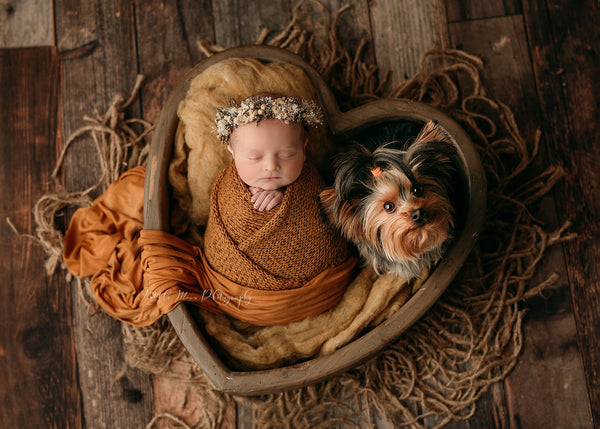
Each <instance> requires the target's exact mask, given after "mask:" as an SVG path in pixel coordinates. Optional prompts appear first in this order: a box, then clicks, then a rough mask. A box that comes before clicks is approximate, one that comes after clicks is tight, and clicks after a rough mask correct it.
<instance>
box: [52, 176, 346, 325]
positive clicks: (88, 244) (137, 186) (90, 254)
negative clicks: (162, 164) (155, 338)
mask: <svg viewBox="0 0 600 429" xmlns="http://www.w3.org/2000/svg"><path fill="white" fill-rule="evenodd" d="M144 177H145V168H144V167H137V168H135V169H132V170H130V171H128V172H126V173H125V174H123V175H122V176H121V177H120V178H119V179H118V180H117V181H115V182H114V183H113V184H111V185H110V186H109V188H108V189H107V190H106V192H105V193H104V194H103V195H101V196H100V197H98V198H97V199H96V200H95V201H94V202H93V204H92V205H91V206H90V207H86V208H82V209H79V210H77V211H76V212H75V214H74V215H73V218H72V219H71V223H70V225H69V228H68V230H67V232H66V233H65V239H64V251H63V257H64V261H65V264H66V265H67V268H68V269H69V271H70V272H71V273H73V274H75V275H78V276H81V277H87V276H92V280H91V287H92V290H93V292H94V296H95V298H96V300H97V302H98V303H99V304H100V305H101V306H102V308H103V309H104V310H105V311H106V312H107V313H108V314H110V315H111V316H113V317H115V318H117V319H119V320H122V321H125V322H128V323H131V324H133V325H138V326H145V325H150V324H152V323H153V322H154V321H156V320H157V319H158V318H159V317H161V316H162V315H163V314H166V313H168V312H169V311H171V310H172V309H173V308H175V307H176V306H177V305H179V304H180V303H182V302H184V301H187V302H191V303H193V304H196V305H198V306H200V307H203V308H206V309H207V310H210V311H213V312H219V313H227V314H230V315H232V316H234V317H236V318H238V319H240V320H242V321H245V322H248V323H252V324H255V325H261V326H267V325H275V324H280V323H288V322H293V321H297V320H301V319H303V318H305V317H307V316H311V315H316V314H319V313H321V312H323V311H325V310H327V309H329V308H330V307H332V306H333V305H335V304H336V303H337V302H338V301H339V300H340V299H341V297H342V296H343V294H344V291H345V288H346V285H347V284H348V283H349V282H350V279H351V277H352V274H353V271H354V267H355V266H356V261H355V260H354V259H352V258H350V259H346V260H345V261H344V262H343V263H341V264H340V265H337V266H333V267H329V268H327V269H325V270H323V271H322V272H321V273H319V274H317V275H316V276H315V277H313V278H311V279H309V280H308V281H307V282H305V283H304V284H303V285H302V286H301V287H298V288H296V289H289V290H281V291H272V290H258V289H253V288H249V287H246V286H243V285H240V284H237V283H236V282H234V281H231V280H229V279H227V278H226V277H224V276H223V275H222V274H219V273H218V272H216V271H215V270H213V269H212V268H211V266H210V265H209V264H208V262H207V260H206V257H205V256H204V254H203V252H202V250H201V249H200V248H198V247H196V246H192V245H191V244H189V243H187V242H185V241H183V240H182V239H180V238H179V237H176V236H174V235H171V234H169V233H166V232H162V231H152V230H144V229H142V228H143V222H142V219H143V199H144Z"/></svg>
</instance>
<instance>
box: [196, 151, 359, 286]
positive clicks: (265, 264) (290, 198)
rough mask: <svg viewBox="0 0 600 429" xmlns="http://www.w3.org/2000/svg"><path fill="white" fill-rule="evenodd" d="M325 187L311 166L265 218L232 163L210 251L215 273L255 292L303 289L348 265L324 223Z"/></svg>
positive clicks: (218, 195) (207, 243)
mask: <svg viewBox="0 0 600 429" xmlns="http://www.w3.org/2000/svg"><path fill="white" fill-rule="evenodd" d="M324 188H325V184H324V182H323V180H322V179H321V177H320V176H319V174H318V173H317V171H316V169H315V168H314V167H313V166H312V165H311V164H309V163H306V164H305V165H304V168H303V170H302V173H301V174H300V176H299V177H298V179H296V181H294V182H293V183H292V184H290V185H288V186H287V187H286V189H285V193H284V197H283V200H282V202H281V204H280V205H278V206H277V207H275V208H274V209H272V210H269V211H264V212H259V211H257V210H255V209H254V208H253V204H252V202H251V201H250V198H251V196H252V194H251V193H250V191H249V190H248V188H247V186H246V185H245V184H244V183H243V182H242V180H241V179H240V176H239V175H238V173H237V170H236V168H235V164H234V163H233V162H232V163H231V164H230V165H229V167H228V168H226V169H225V170H224V171H223V172H222V173H221V174H220V175H219V177H218V178H217V180H216V181H215V184H214V186H213V190H212V194H211V207H210V216H209V219H208V224H207V226H206V232H205V235H204V251H205V252H206V258H207V260H208V262H209V263H210V265H211V266H212V268H213V269H214V270H215V271H218V272H220V273H222V274H224V275H225V276H226V277H227V278H229V279H230V280H232V281H234V282H236V283H239V284H241V285H244V286H247V287H251V288H254V289H270V290H283V289H293V288H297V287H300V286H302V285H303V284H305V283H306V282H307V281H308V280H310V279H312V278H313V277H315V276H316V275H317V274H319V273H321V272H323V271H325V270H326V269H328V268H331V267H334V266H337V265H340V264H341V263H343V262H344V261H345V260H346V259H348V256H349V254H348V245H347V243H346V242H345V241H343V240H342V239H341V238H340V236H339V235H338V234H337V232H336V231H335V230H334V229H333V228H331V227H330V226H329V225H328V224H326V223H325V222H324V221H323V217H322V216H321V214H320V212H319V210H320V209H319V199H318V197H319V193H320V191H321V190H322V189H324Z"/></svg>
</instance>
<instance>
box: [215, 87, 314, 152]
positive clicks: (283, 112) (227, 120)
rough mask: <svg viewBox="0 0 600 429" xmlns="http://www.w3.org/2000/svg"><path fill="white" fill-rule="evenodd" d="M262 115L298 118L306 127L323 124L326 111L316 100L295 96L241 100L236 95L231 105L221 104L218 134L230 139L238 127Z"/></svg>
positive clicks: (298, 121) (259, 118)
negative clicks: (323, 110) (238, 101)
mask: <svg viewBox="0 0 600 429" xmlns="http://www.w3.org/2000/svg"><path fill="white" fill-rule="evenodd" d="M262 119H279V120H282V121H283V122H285V123H286V124H289V123H290V122H294V123H296V124H300V125H302V126H304V127H317V126H318V125H321V124H323V112H322V111H321V108H320V107H319V106H318V105H317V103H315V102H314V101H307V100H304V99H302V100H298V99H297V98H294V97H277V98H273V97H270V96H266V97H250V98H247V99H245V100H244V101H242V102H241V103H240V104H238V103H237V102H236V101H235V100H233V99H232V100H231V101H230V102H229V107H219V108H217V119H216V120H215V123H216V125H217V137H218V138H219V140H221V141H222V142H227V141H228V140H229V137H230V136H231V133H232V132H233V130H234V129H235V128H237V127H239V126H240V125H245V124H249V123H251V122H258V121H260V120H262Z"/></svg>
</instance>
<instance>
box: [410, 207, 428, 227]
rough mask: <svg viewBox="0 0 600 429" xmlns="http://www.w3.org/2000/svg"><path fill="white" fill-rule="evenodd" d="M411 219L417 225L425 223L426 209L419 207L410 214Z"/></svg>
mask: <svg viewBox="0 0 600 429" xmlns="http://www.w3.org/2000/svg"><path fill="white" fill-rule="evenodd" d="M410 219H411V220H412V221H413V222H414V223H416V224H417V225H421V224H423V223H425V210H423V209H417V210H414V211H413V212H412V213H411V214H410Z"/></svg>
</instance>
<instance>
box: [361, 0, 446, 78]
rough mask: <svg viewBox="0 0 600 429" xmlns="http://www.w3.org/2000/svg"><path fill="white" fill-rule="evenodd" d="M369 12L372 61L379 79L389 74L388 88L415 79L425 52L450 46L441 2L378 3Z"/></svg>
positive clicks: (395, 0) (401, 0)
mask: <svg viewBox="0 0 600 429" xmlns="http://www.w3.org/2000/svg"><path fill="white" fill-rule="evenodd" d="M370 12H371V29H372V31H373V44H374V49H375V58H376V60H377V65H378V66H379V67H380V73H381V76H382V75H383V73H385V71H386V70H392V75H391V77H390V85H391V86H395V85H397V84H398V83H400V82H402V81H404V80H406V79H408V78H409V77H412V76H413V75H415V73H417V72H418V71H419V62H420V59H421V56H422V55H423V53H425V52H426V51H427V50H429V49H431V48H434V47H435V48H447V47H448V46H449V37H448V27H447V21H446V7H445V4H444V1H443V0H399V1H398V0H380V1H377V2H373V3H371V4H370Z"/></svg>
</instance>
